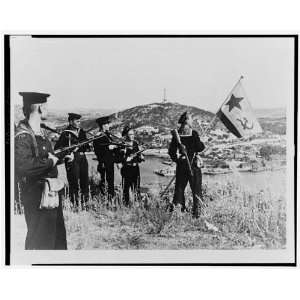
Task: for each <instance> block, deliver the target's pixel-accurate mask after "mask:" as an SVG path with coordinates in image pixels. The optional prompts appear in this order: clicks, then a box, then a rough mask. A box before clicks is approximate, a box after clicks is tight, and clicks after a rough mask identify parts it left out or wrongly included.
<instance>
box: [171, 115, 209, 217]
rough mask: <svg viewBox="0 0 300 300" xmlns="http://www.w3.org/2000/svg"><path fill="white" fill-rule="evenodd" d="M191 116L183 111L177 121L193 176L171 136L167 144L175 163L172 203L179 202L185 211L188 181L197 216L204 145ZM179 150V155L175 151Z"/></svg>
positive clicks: (194, 214) (195, 215)
mask: <svg viewBox="0 0 300 300" xmlns="http://www.w3.org/2000/svg"><path fill="white" fill-rule="evenodd" d="M192 122H193V120H192V117H191V115H190V114H188V113H187V112H185V113H183V114H182V115H181V116H180V118H179V121H178V123H179V124H180V128H179V130H178V133H179V136H180V140H181V143H182V144H183V145H184V146H185V148H186V151H187V155H188V159H189V161H190V162H191V167H192V171H193V177H192V178H191V177H190V175H189V172H188V164H187V157H185V156H184V155H182V153H180V151H179V147H178V146H179V145H178V144H177V142H176V140H175V138H174V137H173V139H172V141H171V143H170V146H169V155H170V157H171V159H172V160H173V161H174V162H176V163H177V168H176V182H175V192H174V198H173V204H174V205H176V204H181V208H182V211H185V208H186V207H185V198H184V190H185V188H186V185H187V183H188V182H189V183H190V187H191V190H192V192H193V216H194V217H196V218H198V217H199V207H198V206H199V198H200V199H202V173H201V158H200V156H199V152H201V151H203V150H204V148H205V146H204V144H203V143H202V142H201V140H200V137H199V134H198V132H197V131H196V130H193V129H192ZM178 151H179V156H178V154H177V152H178Z"/></svg>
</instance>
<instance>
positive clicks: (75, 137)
mask: <svg viewBox="0 0 300 300" xmlns="http://www.w3.org/2000/svg"><path fill="white" fill-rule="evenodd" d="M68 115H69V116H68V121H69V125H68V127H67V128H66V129H65V130H64V131H63V132H62V133H61V135H60V137H59V139H58V141H57V142H56V144H55V146H54V149H55V150H57V149H60V148H63V147H68V146H72V145H75V144H78V143H80V142H83V141H85V140H86V139H87V136H86V132H85V131H84V130H83V129H82V128H81V127H80V119H81V115H79V114H76V113H69V114H68ZM87 151H90V146H89V145H88V144H86V145H83V146H81V147H80V148H78V149H75V151H73V153H74V159H73V160H71V161H70V160H65V167H66V172H67V179H68V183H69V196H70V200H71V202H72V204H73V206H74V207H75V208H78V207H79V191H80V192H81V197H80V198H81V199H80V200H81V205H82V208H85V206H86V203H87V201H88V200H89V174H88V161H87V158H86V155H85V152H87Z"/></svg>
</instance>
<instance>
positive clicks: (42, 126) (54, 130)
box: [40, 123, 60, 134]
mask: <svg viewBox="0 0 300 300" xmlns="http://www.w3.org/2000/svg"><path fill="white" fill-rule="evenodd" d="M40 126H41V128H44V129H47V130H49V131H52V132H54V133H57V134H60V133H59V132H58V131H57V130H56V129H53V128H51V127H49V126H47V125H46V124H44V123H41V125H40Z"/></svg>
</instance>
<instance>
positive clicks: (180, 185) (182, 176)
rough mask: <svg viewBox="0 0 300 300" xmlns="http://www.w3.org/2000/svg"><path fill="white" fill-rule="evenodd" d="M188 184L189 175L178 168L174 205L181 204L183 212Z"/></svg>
mask: <svg viewBox="0 0 300 300" xmlns="http://www.w3.org/2000/svg"><path fill="white" fill-rule="evenodd" d="M187 183H188V175H187V174H186V172H184V169H181V168H179V167H177V169H176V181H175V192H174V198H173V203H174V205H177V204H181V210H182V211H184V210H185V197H184V190H185V188H186V185H187Z"/></svg>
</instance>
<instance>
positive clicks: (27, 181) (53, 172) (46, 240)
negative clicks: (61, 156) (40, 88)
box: [15, 92, 67, 250]
mask: <svg viewBox="0 0 300 300" xmlns="http://www.w3.org/2000/svg"><path fill="white" fill-rule="evenodd" d="M19 94H20V95H21V96H22V97H23V113H24V115H25V119H24V120H22V121H21V122H20V123H19V124H18V126H17V128H16V133H15V175H16V178H15V179H16V180H17V179H18V180H19V181H20V182H21V195H22V196H21V198H22V203H23V205H24V214H25V221H26V225H27V235H26V241H25V249H28V250H43V249H44V250H54V249H67V241H66V229H65V224H64V217H63V211H62V198H61V196H60V195H59V203H58V204H57V205H58V206H56V207H54V208H51V209H44V208H41V199H42V194H43V187H44V186H45V179H46V178H51V180H52V182H53V181H55V180H54V178H57V175H58V171H57V166H56V164H57V162H58V158H57V157H56V156H54V155H53V149H52V146H51V143H50V141H49V140H48V139H47V137H46V135H45V132H43V130H42V129H41V127H40V124H41V120H43V119H45V118H46V112H47V110H46V102H47V98H48V97H49V96H50V95H49V94H43V93H31V92H22V93H19Z"/></svg>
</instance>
